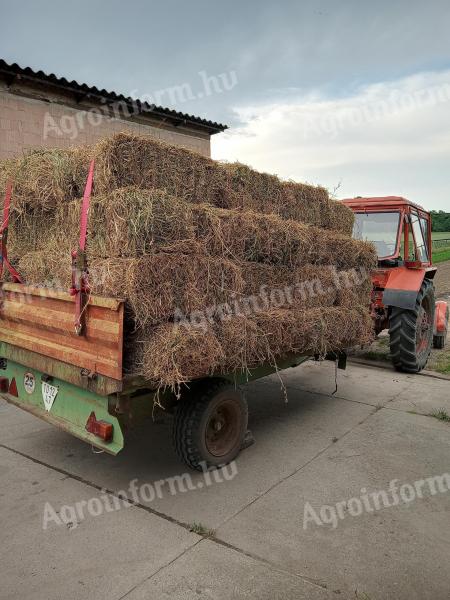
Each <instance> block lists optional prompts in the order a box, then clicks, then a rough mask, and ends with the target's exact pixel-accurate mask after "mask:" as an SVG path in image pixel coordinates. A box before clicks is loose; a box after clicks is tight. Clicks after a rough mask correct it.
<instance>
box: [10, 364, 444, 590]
mask: <svg viewBox="0 0 450 600" xmlns="http://www.w3.org/2000/svg"><path fill="white" fill-rule="evenodd" d="M284 380H285V383H286V386H287V391H288V395H289V403H288V404H285V403H284V399H283V394H282V393H281V391H280V385H279V381H278V379H277V378H276V377H269V378H266V379H264V380H261V381H259V382H255V383H253V384H252V385H249V386H247V396H248V400H249V405H250V414H251V427H252V430H253V432H254V435H255V438H256V440H257V443H256V444H255V445H253V446H252V447H250V448H248V449H247V450H245V451H244V452H243V453H242V454H241V456H240V458H239V460H238V462H237V471H236V470H233V469H229V470H228V471H227V472H224V473H223V477H222V481H221V482H215V481H213V480H208V479H207V478H206V476H205V475H203V474H192V479H191V487H193V488H194V489H192V490H187V491H184V492H182V491H179V493H176V494H171V493H170V486H169V484H167V485H165V486H163V487H161V488H160V489H161V493H160V494H159V495H160V496H161V497H157V498H156V499H154V500H152V498H151V493H150V492H151V490H155V489H156V487H155V485H154V482H155V481H157V480H162V479H166V478H167V477H171V476H174V475H180V474H182V473H183V467H182V466H181V465H180V463H179V462H178V460H177V459H176V457H175V456H174V454H173V452H172V449H171V445H170V438H169V427H170V421H169V419H168V418H165V419H158V421H157V422H156V423H151V422H149V423H147V424H146V426H145V427H144V428H142V429H141V430H139V431H137V432H135V434H134V435H133V437H132V439H131V440H130V443H129V445H128V446H127V447H126V449H125V450H124V451H123V453H122V454H121V455H119V456H118V457H116V458H113V457H110V456H107V455H105V454H93V453H92V451H91V449H90V448H89V447H87V446H86V445H84V444H83V443H82V442H79V441H78V440H76V439H73V438H71V437H70V436H68V435H66V434H64V433H62V432H59V431H57V430H55V429H53V428H51V427H50V426H47V425H46V424H45V423H43V422H41V421H39V420H37V419H35V418H33V417H31V416H29V415H27V414H25V413H23V412H21V411H19V410H18V409H16V408H14V407H12V406H9V405H7V404H4V403H2V404H0V481H1V488H0V520H1V522H0V598H2V599H13V598H14V599H16V598H17V599H20V600H24V599H28V598H31V599H38V600H41V599H43V600H53V599H55V600H56V599H58V600H60V599H61V598H64V600H71V599H74V600H84V599H91V598H96V599H98V600H102V599H108V600H119V599H123V598H126V599H127V600H138V599H142V600H144V599H145V600H152V599H153V598H155V599H158V600H159V599H164V598H167V599H168V598H175V599H181V598H183V599H184V598H186V599H194V598H195V599H208V600H209V599H224V600H225V599H226V600H230V599H234V598H252V599H253V598H254V599H258V600H260V599H267V600H278V599H280V600H281V599H283V600H290V599H296V600H297V599H302V598H305V599H308V600H309V599H312V600H314V599H325V598H327V599H328V598H334V599H339V598H342V599H350V598H351V599H355V598H356V599H360V600H368V599H370V600H375V599H390V598H392V599H396V600H402V599H408V600H414V599H417V600H424V599H428V598H430V599H433V600H444V599H448V598H449V597H450V572H449V569H448V559H449V556H450V491H448V492H447V493H445V490H446V489H447V488H446V487H445V485H444V484H443V482H442V481H441V482H440V483H439V484H438V483H436V484H435V487H434V493H431V492H432V488H430V487H428V488H426V487H425V488H423V487H421V488H420V487H419V488H414V487H412V488H411V487H408V486H406V488H402V489H404V498H406V500H405V499H402V498H403V497H400V496H398V492H397V498H398V499H399V502H398V505H396V506H390V507H384V506H383V505H380V501H379V503H378V509H377V507H376V506H375V505H374V504H373V502H374V500H372V503H371V502H370V498H372V496H370V497H369V496H368V494H371V493H372V492H375V491H380V492H381V496H379V497H378V498H383V496H382V494H383V493H384V498H387V494H388V488H389V484H390V482H391V481H392V480H398V481H397V482H395V483H396V485H397V487H400V486H402V485H403V484H412V485H413V486H414V485H415V482H417V481H420V480H424V479H426V478H430V477H433V476H436V475H441V474H443V473H447V472H450V464H449V457H450V424H449V423H446V422H442V421H439V420H437V419H435V418H434V417H430V416H428V415H429V414H430V413H431V412H433V411H435V410H437V409H439V408H446V410H447V411H448V412H450V382H449V381H443V380H439V379H431V378H427V377H420V376H407V375H400V374H397V373H395V372H393V371H389V370H382V369H371V368H367V367H362V366H358V365H352V364H351V365H349V367H348V370H347V372H345V373H342V372H340V373H339V378H338V382H339V385H338V391H337V393H336V394H334V395H333V391H334V365H332V364H331V363H326V364H316V363H308V364H306V365H303V366H301V367H298V368H296V369H291V370H289V371H286V372H285V374H284ZM132 479H138V482H137V485H138V486H141V485H142V484H144V483H147V484H148V483H150V484H153V486H147V488H146V494H144V488H142V489H141V493H140V495H139V498H138V500H139V504H138V505H135V506H131V507H128V508H123V507H122V508H121V509H120V510H113V508H114V506H113V505H112V504H111V502H112V500H111V498H110V497H109V502H110V504H108V506H109V508H110V510H109V512H107V511H106V510H104V509H103V514H100V515H99V516H92V515H89V514H87V513H86V515H85V518H84V519H83V518H79V517H76V516H75V518H73V519H71V517H70V512H68V511H69V509H68V508H65V509H64V508H61V507H63V506H66V507H70V506H74V505H75V504H76V503H78V506H79V507H80V506H84V505H82V504H81V502H82V501H83V500H84V501H88V500H91V503H90V506H91V507H92V508H94V507H97V508H96V510H100V511H101V510H102V506H105V504H103V505H102V504H101V501H103V502H106V501H108V497H107V496H106V498H105V492H104V489H106V490H112V491H114V492H119V491H120V490H127V489H128V488H129V485H130V480H132ZM416 485H417V484H416ZM436 486H437V487H436ZM174 489H175V488H174ZM176 489H178V488H176ZM180 489H183V488H180ZM184 489H187V488H184ZM415 489H419V490H422V493H421V494H420V495H421V496H422V497H420V498H419V497H418V498H416V499H414V498H412V497H411V495H408V493H409V494H411V490H412V493H413V495H414V494H417V493H418V492H415ZM149 490H150V491H149ZM408 490H409V492H408ZM424 490H425V491H424ZM407 492H408V493H407ZM94 498H98V499H102V498H103V500H101V501H100V500H97V501H95V500H94V501H92V499H94ZM352 498H357V500H356V501H355V500H351V499H352ZM363 498H366V502H368V508H369V509H371V510H363V508H364V503H363ZM368 498H369V500H368ZM393 498H394V496H389V503H391V504H392V503H393V502H394V500H393ZM341 501H348V502H343V503H342V504H341V505H340V510H341V516H342V517H343V518H341V517H340V516H339V513H338V512H337V509H336V506H335V505H336V503H339V502H341ZM46 502H49V503H50V504H51V505H52V507H53V508H54V509H55V511H59V516H58V515H57V514H56V512H55V513H54V520H57V519H59V518H61V519H62V520H64V521H65V522H64V523H62V524H61V525H57V524H56V523H55V522H54V521H51V522H49V523H47V524H48V527H47V529H46V530H44V529H43V515H44V507H45V506H46ZM95 502H97V504H94V503H95ZM116 502H118V501H116ZM383 502H384V500H383ZM99 503H100V509H98V504H99ZM307 503H309V504H307ZM305 505H306V506H307V507H309V508H308V510H309V512H307V515H308V516H309V520H308V521H307V529H306V530H305V528H304V511H305ZM324 505H328V508H322V510H321V507H323V506H324ZM119 506H120V505H119ZM374 506H375V508H374ZM47 509H48V507H47ZM360 509H361V510H363V512H362V514H360V515H358V513H359V512H360ZM311 511H313V512H311ZM94 512H95V511H94ZM47 514H48V515H49V514H50V513H47ZM313 514H314V515H316V516H315V518H316V521H318V522H313V518H312V517H311V515H313ZM352 515H353V516H352ZM322 519H323V521H326V523H324V524H321V523H322ZM193 522H196V523H197V524H198V523H201V524H202V525H203V526H205V527H208V528H212V529H214V530H215V534H214V537H211V538H210V539H207V538H204V537H200V536H199V535H196V534H195V533H192V532H190V531H189V526H190V525H191V524H192V523H193ZM334 525H337V526H336V527H334Z"/></svg>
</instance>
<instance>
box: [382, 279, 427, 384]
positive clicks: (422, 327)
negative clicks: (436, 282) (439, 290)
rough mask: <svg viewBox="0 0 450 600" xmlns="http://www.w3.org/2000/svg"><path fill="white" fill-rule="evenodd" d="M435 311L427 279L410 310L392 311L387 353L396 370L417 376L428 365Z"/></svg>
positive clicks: (399, 309)
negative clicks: (388, 350)
mask: <svg viewBox="0 0 450 600" xmlns="http://www.w3.org/2000/svg"><path fill="white" fill-rule="evenodd" d="M434 312H435V297H434V287H433V283H432V281H430V280H428V279H426V280H425V281H424V282H423V284H422V287H421V288H420V291H419V293H418V295H417V300H416V306H415V308H414V309H413V310H406V309H403V308H396V307H393V308H392V311H391V316H390V319H389V324H390V326H389V336H390V353H391V359H392V362H393V364H394V367H395V368H396V369H397V370H399V371H404V372H406V373H418V372H419V371H421V370H422V369H423V368H424V367H425V365H426V364H427V361H428V357H429V356H430V352H431V348H432V345H433V328H434Z"/></svg>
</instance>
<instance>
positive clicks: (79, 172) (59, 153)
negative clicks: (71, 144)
mask: <svg viewBox="0 0 450 600" xmlns="http://www.w3.org/2000/svg"><path fill="white" fill-rule="evenodd" d="M88 166H89V161H88V160H86V152H85V150H84V149H83V148H82V147H80V148H71V149H60V148H51V149H46V148H42V149H38V150H29V151H27V152H25V153H24V155H23V156H21V157H19V158H17V159H14V160H8V161H7V172H6V173H5V174H4V175H3V176H1V175H0V182H1V183H2V185H4V181H3V180H4V179H8V178H10V179H12V181H13V185H14V188H13V203H12V207H13V208H14V210H16V211H17V212H23V211H25V210H29V209H30V208H34V209H40V210H50V209H53V208H55V206H57V205H58V204H59V203H61V202H66V201H67V200H70V199H72V198H78V197H80V196H82V195H83V190H84V186H85V183H86V177H87V172H88Z"/></svg>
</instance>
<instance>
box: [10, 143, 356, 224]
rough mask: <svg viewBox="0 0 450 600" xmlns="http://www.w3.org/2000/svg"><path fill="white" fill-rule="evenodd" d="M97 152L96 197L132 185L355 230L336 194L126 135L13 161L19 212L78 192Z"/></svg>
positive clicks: (45, 207)
mask: <svg viewBox="0 0 450 600" xmlns="http://www.w3.org/2000/svg"><path fill="white" fill-rule="evenodd" d="M92 158H95V161H96V168H95V177H94V193H95V194H96V195H99V196H102V195H103V196H105V195H109V194H110V193H111V192H112V191H113V190H115V189H117V188H121V187H127V186H137V187H140V188H145V189H164V190H166V191H167V192H168V193H169V194H171V195H173V196H176V197H178V198H180V199H182V200H185V201H188V202H190V203H193V204H199V203H208V204H211V205H213V206H217V207H219V208H231V209H240V210H254V211H256V212H260V213H263V214H276V215H278V216H279V217H281V218H285V219H294V220H298V221H301V222H305V223H309V224H313V225H317V226H318V227H325V228H329V229H334V230H337V231H341V232H342V233H345V234H346V235H348V234H349V231H350V232H351V228H350V229H349V221H350V220H352V219H353V215H352V212H351V211H350V210H349V209H347V208H346V207H343V206H342V205H338V203H337V202H335V201H334V200H331V199H330V198H329V196H328V193H327V191H326V190H325V189H324V188H321V187H316V186H311V185H307V184H301V183H293V182H288V183H286V182H282V181H281V180H280V179H279V178H278V177H276V176H274V175H269V174H267V173H259V172H258V171H255V170H254V169H251V168H250V167H247V166H245V165H241V164H239V163H235V164H231V165H230V164H221V163H219V162H217V161H213V160H212V159H209V158H207V157H205V156H203V155H200V154H197V153H196V152H192V151H190V150H187V149H185V148H181V147H179V146H172V145H170V144H167V143H165V142H161V141H159V140H156V139H152V138H150V137H139V136H135V135H131V134H128V133H119V134H116V135H114V136H112V137H111V138H108V139H105V140H103V141H101V142H99V143H98V144H97V145H95V146H81V147H77V148H72V149H50V150H49V149H42V150H34V151H31V152H28V153H27V154H25V156H23V157H21V158H19V159H17V160H15V161H12V162H8V170H9V171H10V172H11V175H12V177H13V178H14V182H15V203H16V204H17V206H19V207H20V210H24V207H25V206H30V207H34V208H37V207H38V208H41V209H42V210H49V209H53V208H56V207H57V206H58V205H59V204H61V203H64V202H67V201H70V200H71V199H75V198H77V197H81V196H82V192H83V188H84V184H85V181H86V176H87V172H88V167H89V161H90V160H91V159H92ZM5 168H6V167H5ZM336 206H339V208H336ZM335 213H338V214H339V215H340V217H339V218H336V214H335ZM344 213H345V218H344Z"/></svg>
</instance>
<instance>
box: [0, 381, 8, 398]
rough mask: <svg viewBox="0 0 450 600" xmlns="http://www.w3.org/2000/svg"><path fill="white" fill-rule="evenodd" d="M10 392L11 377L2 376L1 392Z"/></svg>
mask: <svg viewBox="0 0 450 600" xmlns="http://www.w3.org/2000/svg"><path fill="white" fill-rule="evenodd" d="M8 392H9V379H8V378H7V377H0V393H2V394H7V393H8Z"/></svg>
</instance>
